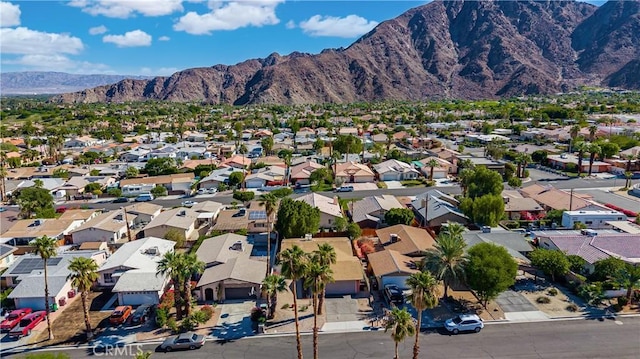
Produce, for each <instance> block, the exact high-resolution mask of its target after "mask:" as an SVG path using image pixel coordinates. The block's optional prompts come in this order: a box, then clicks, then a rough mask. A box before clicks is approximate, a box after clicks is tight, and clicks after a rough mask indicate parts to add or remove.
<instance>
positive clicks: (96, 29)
mask: <svg viewBox="0 0 640 359" xmlns="http://www.w3.org/2000/svg"><path fill="white" fill-rule="evenodd" d="M108 30H109V29H107V27H106V26H104V25H100V26H96V27H92V28H90V29H89V34H91V35H101V34H104V33H105V32H107V31H108Z"/></svg>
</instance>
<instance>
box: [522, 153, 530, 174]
mask: <svg viewBox="0 0 640 359" xmlns="http://www.w3.org/2000/svg"><path fill="white" fill-rule="evenodd" d="M531 161H532V159H531V155H530V154H528V153H524V154H523V156H522V175H521V176H520V177H521V178H524V177H525V176H524V171H526V168H527V165H528V164H529V163H531Z"/></svg>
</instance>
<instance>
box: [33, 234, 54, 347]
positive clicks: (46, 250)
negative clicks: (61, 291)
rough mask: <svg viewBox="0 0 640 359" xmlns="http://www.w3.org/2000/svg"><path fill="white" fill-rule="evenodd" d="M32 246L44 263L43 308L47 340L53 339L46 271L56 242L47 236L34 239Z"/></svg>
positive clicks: (47, 274) (47, 273)
mask: <svg viewBox="0 0 640 359" xmlns="http://www.w3.org/2000/svg"><path fill="white" fill-rule="evenodd" d="M33 246H34V249H35V253H36V254H37V255H39V256H40V258H42V261H43V262H44V306H45V310H46V311H47V331H48V332H49V340H52V339H53V332H52V331H51V318H50V314H51V308H50V307H49V278H48V277H49V272H48V269H47V261H49V259H50V258H51V257H55V255H56V254H58V250H57V247H58V242H57V241H56V239H55V238H49V237H47V236H42V237H39V238H36V240H35V241H34V242H33Z"/></svg>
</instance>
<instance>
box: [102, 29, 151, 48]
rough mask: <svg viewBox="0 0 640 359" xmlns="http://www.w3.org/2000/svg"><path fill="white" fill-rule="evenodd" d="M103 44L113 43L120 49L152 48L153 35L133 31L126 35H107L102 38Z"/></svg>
mask: <svg viewBox="0 0 640 359" xmlns="http://www.w3.org/2000/svg"><path fill="white" fill-rule="evenodd" d="M102 42H111V43H114V44H116V45H117V46H118V47H137V46H150V45H151V35H149V34H147V33H146V32H144V31H142V30H133V31H129V32H127V33H125V34H124V35H106V36H105V37H103V38H102Z"/></svg>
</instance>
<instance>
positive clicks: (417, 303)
mask: <svg viewBox="0 0 640 359" xmlns="http://www.w3.org/2000/svg"><path fill="white" fill-rule="evenodd" d="M407 285H408V286H409V288H411V295H410V296H409V301H410V302H411V305H413V307H414V308H416V311H417V312H418V313H417V318H416V319H417V320H418V321H417V324H416V329H417V330H416V341H415V343H414V344H413V359H418V354H419V353H420V345H419V344H418V338H419V337H420V329H421V327H422V311H423V310H425V309H431V308H433V307H435V306H436V305H438V295H437V290H438V282H437V281H436V279H435V278H433V276H432V275H431V273H429V272H418V273H414V274H412V275H411V276H409V278H408V279H407Z"/></svg>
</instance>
